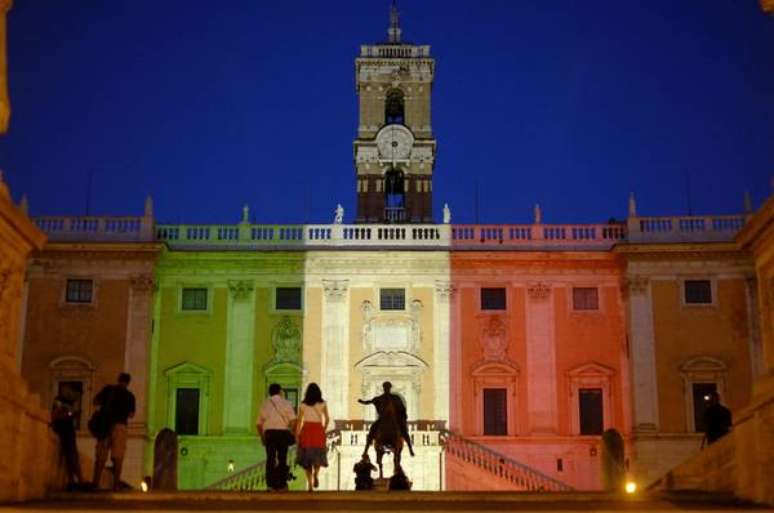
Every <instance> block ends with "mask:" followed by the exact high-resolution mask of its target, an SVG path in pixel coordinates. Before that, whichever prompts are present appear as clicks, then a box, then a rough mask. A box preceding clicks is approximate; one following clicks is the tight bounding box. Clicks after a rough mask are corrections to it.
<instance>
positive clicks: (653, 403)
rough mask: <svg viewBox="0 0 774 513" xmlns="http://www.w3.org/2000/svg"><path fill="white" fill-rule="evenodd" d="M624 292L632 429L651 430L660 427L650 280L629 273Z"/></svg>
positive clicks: (651, 431) (655, 430)
mask: <svg viewBox="0 0 774 513" xmlns="http://www.w3.org/2000/svg"><path fill="white" fill-rule="evenodd" d="M624 292H625V293H626V295H627V297H628V301H627V304H628V308H629V330H630V331H629V340H630V344H631V358H630V361H631V373H632V374H631V380H632V390H631V395H632V404H633V409H634V431H635V432H645V433H653V432H657V431H658V430H659V419H658V380H657V377H656V346H655V332H654V328H653V301H652V298H651V288H650V280H649V279H648V278H646V277H644V276H630V277H628V278H627V280H626V282H625V285H624Z"/></svg>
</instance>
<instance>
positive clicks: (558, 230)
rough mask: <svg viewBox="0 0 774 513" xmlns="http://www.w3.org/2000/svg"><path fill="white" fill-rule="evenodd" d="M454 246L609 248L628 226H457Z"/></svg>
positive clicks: (612, 224)
mask: <svg viewBox="0 0 774 513" xmlns="http://www.w3.org/2000/svg"><path fill="white" fill-rule="evenodd" d="M451 238H452V247H455V248H471V249H472V248H482V247H485V248H487V249H496V248H503V249H509V248H513V247H520V248H529V247H533V248H536V249H537V248H540V249H550V248H553V247H557V248H578V249H585V248H588V249H607V248H610V247H612V246H613V245H614V244H617V243H619V242H623V241H625V240H626V226H625V225H624V224H622V223H611V224H566V225H565V224H496V225H483V224H456V225H452V231H451Z"/></svg>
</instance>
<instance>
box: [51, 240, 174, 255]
mask: <svg viewBox="0 0 774 513" xmlns="http://www.w3.org/2000/svg"><path fill="white" fill-rule="evenodd" d="M163 247H164V244H163V243H160V242H48V243H46V245H45V246H43V248H42V249H41V250H40V251H39V252H38V255H40V256H48V254H49V253H85V254H90V253H153V254H157V253H158V254H160V253H161V251H162V249H163Z"/></svg>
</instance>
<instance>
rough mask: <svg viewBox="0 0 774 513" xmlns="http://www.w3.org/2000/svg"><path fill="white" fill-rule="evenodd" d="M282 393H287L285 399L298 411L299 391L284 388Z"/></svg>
mask: <svg viewBox="0 0 774 513" xmlns="http://www.w3.org/2000/svg"><path fill="white" fill-rule="evenodd" d="M282 391H283V392H284V393H285V399H287V401H288V402H289V403H290V404H292V405H293V408H296V409H298V389H297V388H285V387H282Z"/></svg>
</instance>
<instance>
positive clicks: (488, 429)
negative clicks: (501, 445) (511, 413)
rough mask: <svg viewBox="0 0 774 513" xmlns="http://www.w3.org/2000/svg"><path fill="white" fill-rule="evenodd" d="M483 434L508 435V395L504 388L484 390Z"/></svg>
mask: <svg viewBox="0 0 774 513" xmlns="http://www.w3.org/2000/svg"><path fill="white" fill-rule="evenodd" d="M484 434H485V435H493V436H505V435H507V434H508V395H507V390H506V389H505V388H485V389H484Z"/></svg>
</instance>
